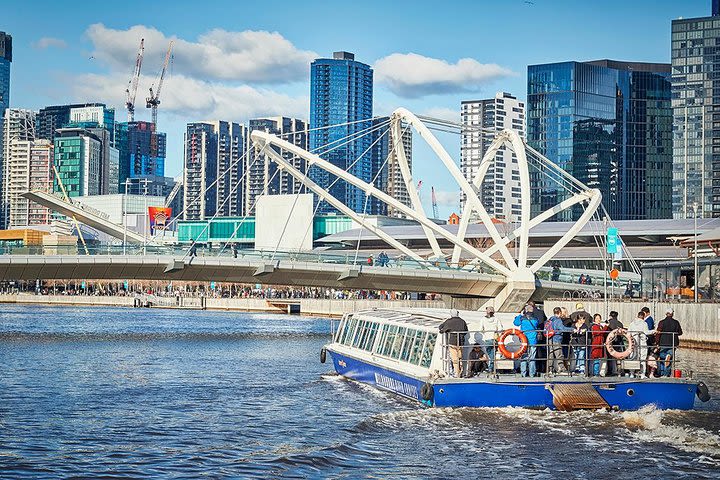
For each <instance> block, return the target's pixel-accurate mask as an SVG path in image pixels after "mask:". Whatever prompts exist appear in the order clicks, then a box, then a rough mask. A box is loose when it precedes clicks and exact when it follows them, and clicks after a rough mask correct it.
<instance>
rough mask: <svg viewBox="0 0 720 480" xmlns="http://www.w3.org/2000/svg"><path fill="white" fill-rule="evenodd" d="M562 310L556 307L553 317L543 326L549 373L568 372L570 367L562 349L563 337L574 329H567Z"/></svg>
mask: <svg viewBox="0 0 720 480" xmlns="http://www.w3.org/2000/svg"><path fill="white" fill-rule="evenodd" d="M561 315H562V309H561V308H560V307H555V308H554V309H553V316H552V317H550V318H548V319H547V320H546V321H545V324H544V325H543V330H544V331H545V332H544V333H545V338H546V339H547V346H548V347H547V348H548V356H547V358H548V365H547V371H548V373H559V372H560V371H567V369H568V365H567V361H566V360H565V355H564V354H563V349H562V337H563V334H564V333H569V332H572V331H573V329H572V328H570V327H566V326H565V324H564V323H563V319H562V317H561Z"/></svg>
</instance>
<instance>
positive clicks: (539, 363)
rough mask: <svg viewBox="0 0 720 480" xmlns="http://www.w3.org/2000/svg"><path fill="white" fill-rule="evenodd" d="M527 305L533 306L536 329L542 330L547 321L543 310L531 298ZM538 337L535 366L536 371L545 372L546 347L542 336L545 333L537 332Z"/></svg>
mask: <svg viewBox="0 0 720 480" xmlns="http://www.w3.org/2000/svg"><path fill="white" fill-rule="evenodd" d="M528 305H529V306H531V307H532V308H533V317H535V320H537V324H538V329H539V330H542V329H543V328H544V326H545V322H547V315H545V311H544V310H543V309H542V308H540V307H538V306H537V304H536V303H535V302H534V301H532V300H530V301H529V302H528ZM538 337H539V338H538V342H537V351H536V352H535V358H536V360H535V368H536V370H537V371H538V372H545V371H547V370H546V369H547V362H546V359H547V358H548V349H547V345H546V342H545V338H544V337H545V335H544V334H543V333H542V332H539V335H538Z"/></svg>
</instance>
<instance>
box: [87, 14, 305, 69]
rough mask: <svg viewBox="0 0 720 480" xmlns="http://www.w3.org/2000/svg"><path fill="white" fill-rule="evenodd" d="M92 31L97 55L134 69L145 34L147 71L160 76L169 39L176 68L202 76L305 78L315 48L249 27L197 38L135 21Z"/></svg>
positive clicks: (112, 65) (118, 66)
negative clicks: (124, 26) (303, 47)
mask: <svg viewBox="0 0 720 480" xmlns="http://www.w3.org/2000/svg"><path fill="white" fill-rule="evenodd" d="M86 34H87V36H88V37H89V39H90V41H91V42H92V43H93V46H94V51H93V52H92V56H94V57H95V58H96V59H98V60H99V61H100V62H103V63H105V64H107V65H108V66H109V67H110V69H111V70H113V71H122V72H129V71H131V69H132V65H133V64H134V63H135V56H136V55H137V49H138V47H139V44H140V39H141V38H144V39H145V54H144V59H143V71H144V72H146V73H148V74H149V75H155V74H156V72H158V71H159V70H160V68H161V66H162V62H163V60H164V57H165V52H166V50H167V47H168V44H169V43H170V40H174V41H175V45H174V48H173V70H174V71H175V72H176V73H178V74H180V75H185V76H187V77H194V78H199V79H202V80H227V81H236V82H257V83H287V82H295V81H306V80H307V77H308V72H309V68H310V62H311V61H312V60H313V59H315V58H317V54H316V53H314V52H311V51H306V50H299V49H298V48H297V47H295V46H294V45H293V44H292V43H291V42H290V41H289V40H287V39H286V38H284V37H283V36H282V35H281V34H279V33H277V32H267V31H253V30H245V31H242V32H229V31H226V30H222V29H214V30H210V31H209V32H207V33H205V34H203V35H201V36H200V37H198V38H197V40H195V41H191V40H185V39H181V38H177V37H176V36H171V37H168V36H166V35H165V34H164V33H162V32H160V31H159V30H157V29H155V28H152V27H147V26H145V25H135V26H133V27H130V28H128V29H126V30H116V29H112V28H108V27H106V26H105V25H103V24H102V23H97V24H94V25H91V26H90V27H89V28H88V29H87V31H86Z"/></svg>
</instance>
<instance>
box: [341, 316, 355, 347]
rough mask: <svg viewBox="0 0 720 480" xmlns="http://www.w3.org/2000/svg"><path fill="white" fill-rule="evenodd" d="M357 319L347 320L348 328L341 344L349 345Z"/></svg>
mask: <svg viewBox="0 0 720 480" xmlns="http://www.w3.org/2000/svg"><path fill="white" fill-rule="evenodd" d="M357 323H358V321H357V319H355V318H351V319H350V321H349V322H348V328H347V331H346V332H345V337H344V338H343V342H342V343H343V344H344V345H351V342H352V338H353V334H354V333H355V327H356V326H357Z"/></svg>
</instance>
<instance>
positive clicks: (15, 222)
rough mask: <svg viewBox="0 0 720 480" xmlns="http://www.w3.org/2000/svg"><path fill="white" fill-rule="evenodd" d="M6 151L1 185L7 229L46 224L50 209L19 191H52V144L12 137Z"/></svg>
mask: <svg viewBox="0 0 720 480" xmlns="http://www.w3.org/2000/svg"><path fill="white" fill-rule="evenodd" d="M8 150H9V154H8V156H7V157H6V161H5V171H6V176H5V183H4V184H3V204H4V205H6V209H5V210H6V212H7V228H19V227H25V226H28V225H48V224H49V223H50V211H49V210H48V209H47V208H46V207H43V206H42V205H38V204H36V203H35V202H31V201H30V200H28V199H27V198H25V197H23V196H22V194H23V193H25V192H27V191H29V190H33V191H42V192H46V193H49V192H52V178H53V175H52V152H53V145H52V143H50V141H48V140H35V141H32V140H13V141H11V142H10V148H9V149H8Z"/></svg>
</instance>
